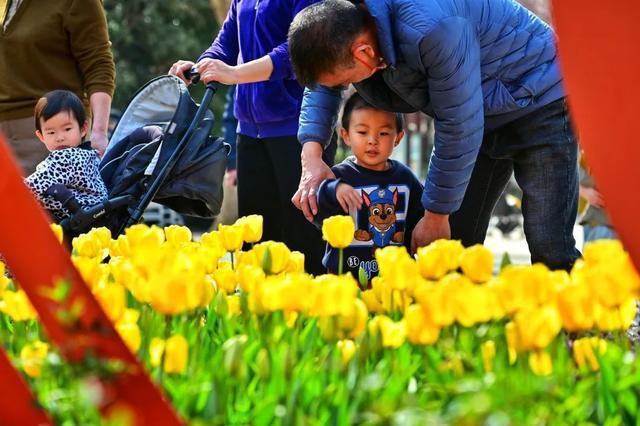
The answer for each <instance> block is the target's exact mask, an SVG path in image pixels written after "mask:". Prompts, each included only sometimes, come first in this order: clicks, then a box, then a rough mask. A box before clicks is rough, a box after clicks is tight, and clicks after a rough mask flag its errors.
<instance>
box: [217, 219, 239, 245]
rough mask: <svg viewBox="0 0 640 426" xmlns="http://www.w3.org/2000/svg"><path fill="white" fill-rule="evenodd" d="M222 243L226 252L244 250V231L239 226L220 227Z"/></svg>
mask: <svg viewBox="0 0 640 426" xmlns="http://www.w3.org/2000/svg"><path fill="white" fill-rule="evenodd" d="M218 232H219V235H220V242H221V243H222V247H224V249H225V250H226V251H230V252H235V251H238V250H240V249H241V248H242V243H243V241H242V233H243V232H244V229H243V227H242V226H239V225H222V224H220V225H218Z"/></svg>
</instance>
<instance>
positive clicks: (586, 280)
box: [571, 253, 639, 308]
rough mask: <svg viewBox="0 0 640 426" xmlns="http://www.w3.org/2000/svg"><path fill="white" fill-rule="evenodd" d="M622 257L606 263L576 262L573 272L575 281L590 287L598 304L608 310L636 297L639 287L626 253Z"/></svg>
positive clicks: (572, 276) (572, 275)
mask: <svg viewBox="0 0 640 426" xmlns="http://www.w3.org/2000/svg"><path fill="white" fill-rule="evenodd" d="M620 256H621V257H620V258H617V259H616V258H613V259H610V260H609V262H606V263H605V262H599V263H595V264H589V263H587V262H576V265H574V268H573V270H572V271H571V278H572V279H573V281H574V282H576V283H577V284H579V285H586V286H588V287H589V288H590V290H591V293H592V294H593V295H594V296H595V298H596V299H597V300H598V302H600V304H601V305H602V306H604V307H606V308H612V307H616V306H620V305H621V304H622V303H624V301H626V300H627V299H628V298H629V297H631V296H633V295H635V294H636V293H637V290H638V287H639V284H638V276H637V274H636V273H635V270H634V269H633V265H632V264H631V263H630V261H628V259H627V258H626V254H625V253H622V254H621V255H620Z"/></svg>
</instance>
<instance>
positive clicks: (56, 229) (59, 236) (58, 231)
mask: <svg viewBox="0 0 640 426" xmlns="http://www.w3.org/2000/svg"><path fill="white" fill-rule="evenodd" d="M49 227H50V228H51V231H52V232H53V235H55V237H56V240H58V242H59V243H62V240H63V239H64V232H63V231H62V226H60V225H58V224H57V223H52V224H51V225H49Z"/></svg>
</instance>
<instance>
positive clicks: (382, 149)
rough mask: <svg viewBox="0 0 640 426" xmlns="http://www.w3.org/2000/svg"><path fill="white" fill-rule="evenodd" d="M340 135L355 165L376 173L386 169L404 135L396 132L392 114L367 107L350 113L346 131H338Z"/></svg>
mask: <svg viewBox="0 0 640 426" xmlns="http://www.w3.org/2000/svg"><path fill="white" fill-rule="evenodd" d="M340 133H341V136H342V139H343V140H344V142H345V143H346V144H347V145H348V146H350V147H351V151H352V152H353V155H355V157H356V164H358V165H360V166H362V167H365V168H367V169H370V170H377V171H383V170H386V168H387V160H388V159H389V157H390V156H391V152H393V148H395V147H396V145H398V143H400V139H402V136H403V135H404V132H402V131H398V130H397V129H396V117H395V115H394V114H392V113H389V112H385V111H381V110H377V109H370V108H365V109H356V110H354V111H352V112H351V117H350V120H349V128H348V129H344V128H343V129H340Z"/></svg>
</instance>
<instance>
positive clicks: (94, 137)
mask: <svg viewBox="0 0 640 426" xmlns="http://www.w3.org/2000/svg"><path fill="white" fill-rule="evenodd" d="M108 144H109V139H108V138H107V132H99V131H96V130H93V131H92V132H91V147H92V148H93V149H95V150H96V151H98V156H99V157H100V158H102V156H103V155H104V151H105V150H106V149H107V145H108Z"/></svg>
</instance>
